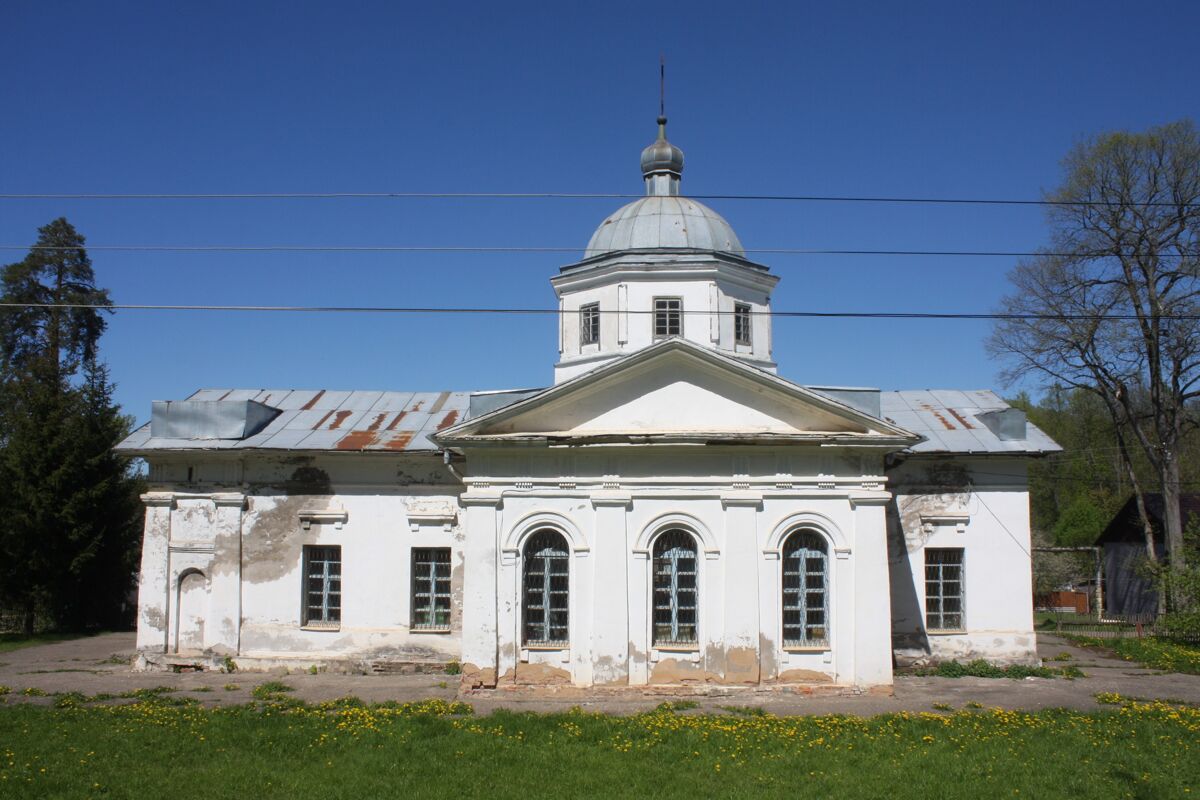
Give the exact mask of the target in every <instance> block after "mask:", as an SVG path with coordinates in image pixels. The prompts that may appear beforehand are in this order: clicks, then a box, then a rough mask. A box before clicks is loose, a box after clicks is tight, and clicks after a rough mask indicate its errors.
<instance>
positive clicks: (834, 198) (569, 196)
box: [0, 192, 1178, 207]
mask: <svg viewBox="0 0 1200 800" xmlns="http://www.w3.org/2000/svg"><path fill="white" fill-rule="evenodd" d="M645 196H646V195H645V194H627V193H624V192H213V193H173V192H146V193H116V192H57V193H17V192H5V193H0V200H347V199H350V200H377V199H390V200H429V199H445V200H542V199H545V200H626V199H634V200H636V199H640V198H642V197H645ZM684 199H693V200H752V201H763V202H811V203H902V204H938V205H996V206H1097V207H1112V206H1125V205H1136V206H1138V207H1155V206H1162V207H1175V206H1176V205H1178V204H1177V203H1171V202H1165V201H1159V202H1148V203H1136V204H1129V203H1121V202H1117V201H1111V200H1023V199H1019V198H991V197H888V196H869V195H858V196H856V195H804V194H691V195H688V196H687V197H686V198H684Z"/></svg>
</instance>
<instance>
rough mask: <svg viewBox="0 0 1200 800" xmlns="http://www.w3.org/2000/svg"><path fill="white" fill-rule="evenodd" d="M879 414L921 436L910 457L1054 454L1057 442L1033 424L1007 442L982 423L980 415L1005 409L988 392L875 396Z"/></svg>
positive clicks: (934, 391) (913, 392) (940, 391)
mask: <svg viewBox="0 0 1200 800" xmlns="http://www.w3.org/2000/svg"><path fill="white" fill-rule="evenodd" d="M879 406H880V413H881V415H882V416H883V418H884V419H886V420H889V421H891V422H893V423H895V424H896V425H899V426H900V427H902V428H907V429H908V430H910V431H912V432H913V433H919V434H921V435H922V436H924V437H925V441H923V442H921V443H920V444H917V445H914V446H913V447H911V448H909V451H910V452H913V453H964V454H965V453H1017V454H1020V453H1028V454H1036V453H1057V452H1058V451H1060V450H1062V448H1061V447H1059V446H1058V444H1057V443H1055V441H1054V440H1053V439H1051V438H1050V437H1049V436H1047V435H1046V434H1045V433H1044V432H1042V431H1041V430H1040V429H1039V428H1038V427H1037V426H1036V425H1034V424H1033V423H1032V422H1029V423H1026V428H1025V438H1024V439H1014V440H1008V441H1005V440H1003V439H1001V438H1000V437H999V436H997V435H996V434H995V433H993V432H992V430H991V429H990V428H989V427H988V426H987V425H985V424H984V423H983V422H980V421H979V419H978V416H977V415H979V414H983V413H985V412H988V411H999V410H1002V409H1005V408H1009V405H1008V403H1005V402H1004V401H1003V400H1001V399H1000V397H999V396H998V395H997V394H996V393H995V392H992V391H990V390H987V389H976V390H969V391H960V390H957V389H915V390H905V391H900V392H880V393H879Z"/></svg>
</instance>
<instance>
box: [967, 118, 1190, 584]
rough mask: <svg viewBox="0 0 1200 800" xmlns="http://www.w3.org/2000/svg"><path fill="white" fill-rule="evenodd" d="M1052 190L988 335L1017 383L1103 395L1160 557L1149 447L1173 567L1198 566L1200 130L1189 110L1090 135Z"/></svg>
mask: <svg viewBox="0 0 1200 800" xmlns="http://www.w3.org/2000/svg"><path fill="white" fill-rule="evenodd" d="M1063 166H1064V170H1065V180H1064V182H1063V185H1062V186H1061V187H1060V188H1059V189H1058V190H1057V191H1055V192H1053V193H1052V194H1050V195H1049V196H1048V197H1047V199H1048V200H1050V201H1053V202H1054V203H1055V205H1052V206H1050V207H1049V208H1050V210H1049V212H1048V215H1047V216H1048V223H1049V226H1050V231H1051V239H1050V244H1049V246H1048V247H1046V248H1044V249H1043V250H1042V251H1041V254H1040V255H1038V256H1036V257H1034V258H1031V259H1028V260H1026V261H1023V262H1021V263H1020V264H1018V265H1017V267H1016V268H1015V269H1014V270H1013V272H1012V274H1011V276H1010V278H1011V280H1012V283H1013V285H1014V288H1015V290H1016V291H1015V292H1014V294H1012V295H1010V296H1008V297H1006V298H1005V299H1004V301H1003V306H1002V313H1004V314H1008V315H1012V316H1010V317H1009V318H1007V319H1003V320H1000V321H999V322H998V323H997V324H996V327H995V329H994V331H993V333H992V336H991V338H990V339H989V343H988V344H989V349H990V351H991V352H992V354H993V355H996V356H998V357H1000V358H1002V359H1003V360H1004V361H1005V362H1006V363H1007V367H1006V369H1005V371H1004V372H1003V378H1004V379H1005V380H1007V381H1008V382H1010V383H1011V382H1013V381H1016V380H1019V379H1021V378H1027V377H1033V378H1035V379H1039V380H1041V381H1043V382H1044V383H1055V382H1057V383H1061V384H1065V385H1068V386H1074V387H1078V388H1081V389H1085V390H1087V391H1089V392H1094V393H1095V394H1096V395H1098V396H1099V397H1100V398H1101V399H1102V400H1103V402H1104V405H1105V407H1106V408H1107V409H1108V412H1109V414H1110V415H1111V417H1112V420H1113V423H1114V426H1115V428H1116V431H1117V441H1116V445H1117V447H1118V449H1119V452H1120V454H1121V457H1122V458H1121V460H1122V462H1123V464H1124V468H1125V470H1126V472H1127V473H1128V476H1129V479H1130V481H1131V483H1132V485H1133V489H1134V493H1135V495H1136V497H1137V501H1138V509H1139V512H1140V513H1141V517H1142V523H1143V526H1144V528H1145V534H1146V546H1147V556H1148V557H1149V559H1150V560H1151V561H1152V562H1156V561H1157V559H1156V554H1155V550H1154V542H1153V529H1152V527H1151V523H1150V519H1149V516H1148V515H1147V513H1146V508H1145V502H1144V495H1145V488H1144V487H1143V485H1142V482H1141V481H1139V479H1138V475H1137V474H1136V473H1135V471H1134V469H1133V453H1134V450H1135V449H1140V450H1141V451H1142V452H1143V453H1144V454H1145V457H1146V459H1147V460H1148V461H1149V462H1150V465H1151V467H1152V468H1153V470H1154V472H1155V474H1156V476H1157V483H1158V484H1159V487H1158V488H1159V489H1160V491H1161V492H1162V496H1163V508H1164V512H1163V527H1164V532H1165V536H1166V548H1167V552H1168V553H1169V556H1170V562H1171V567H1172V569H1173V570H1180V571H1182V570H1183V568H1184V566H1185V564H1184V561H1185V556H1184V548H1183V527H1184V526H1183V520H1182V519H1181V516H1180V510H1179V495H1180V463H1179V453H1180V445H1181V443H1182V440H1183V438H1184V436H1185V434H1186V433H1187V432H1188V430H1189V429H1191V428H1192V427H1194V426H1195V425H1196V420H1195V419H1194V417H1193V416H1192V415H1191V414H1190V413H1189V403H1190V401H1191V400H1192V399H1193V398H1195V397H1197V396H1198V395H1200V318H1198V310H1200V303H1198V301H1200V279H1198V277H1197V276H1198V274H1200V273H1198V271H1197V270H1198V269H1200V135H1198V134H1197V130H1196V126H1195V124H1194V123H1193V122H1191V121H1190V120H1184V121H1180V122H1174V123H1171V124H1168V125H1165V126H1163V127H1159V128H1151V129H1150V130H1148V131H1146V132H1145V133H1124V132H1121V133H1108V134H1103V135H1100V136H1096V137H1094V138H1092V139H1089V140H1087V141H1084V142H1082V143H1081V144H1079V145H1077V146H1076V147H1075V148H1074V149H1073V150H1072V151H1071V152H1070V154H1069V155H1068V156H1067V157H1066V159H1065V160H1064V162H1063Z"/></svg>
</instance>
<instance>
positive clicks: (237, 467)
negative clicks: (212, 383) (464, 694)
mask: <svg viewBox="0 0 1200 800" xmlns="http://www.w3.org/2000/svg"><path fill="white" fill-rule="evenodd" d="M214 458H215V459H216V460H215V461H214ZM231 470H232V473H231ZM233 473H236V474H237V478H238V480H237V482H236V483H231V482H229V481H228V480H226V479H227V478H228V476H229V475H230V474H233ZM189 474H191V475H192V477H193V480H192V481H190V482H189V481H187V480H186V477H187V475H189ZM398 474H400V475H404V476H406V477H407V478H409V480H410V481H412V482H411V483H408V484H407V485H403V484H399V485H398V484H397V483H396V476H397V475H398ZM152 475H153V476H154V477H155V486H154V491H153V492H151V493H149V494H148V495H147V496H146V500H147V506H148V507H147V518H146V535H145V543H146V544H145V547H144V551H143V560H142V576H141V583H140V597H139V602H140V613H139V620H138V647H139V649H141V650H143V651H144V652H146V653H148V654H151V655H153V654H164V653H165V654H167V655H171V654H175V653H179V654H181V655H183V654H194V653H196V652H197V651H199V652H202V653H204V654H207V655H209V656H213V657H218V658H219V657H224V656H229V657H237V658H240V659H242V660H243V662H244V665H245V666H249V665H251V664H252V663H254V662H261V663H264V664H266V663H269V662H272V661H281V660H293V661H303V662H306V663H317V662H321V661H327V660H339V661H345V660H357V661H361V662H364V663H369V662H372V661H396V660H400V661H414V662H421V661H431V662H438V661H449V660H453V659H456V658H457V657H458V656H459V653H460V630H461V590H462V559H463V552H462V529H461V525H460V524H459V510H458V498H457V495H458V492H459V487H458V486H456V485H454V484H451V483H449V481H451V480H453V477H452V476H451V475H450V474H449V473H448V472H446V471H445V469H444V467H443V466H442V464H441V460H440V458H436V457H434V456H432V455H426V456H418V457H412V456H407V457H400V456H391V455H383V456H379V455H376V456H326V457H316V458H310V457H303V456H289V457H270V456H262V455H259V456H256V457H253V458H251V459H249V460H248V462H247V463H246V464H245V465H242V464H241V463H237V464H231V463H223V462H222V461H221V459H220V457H213V456H204V455H198V456H191V457H179V456H176V457H167V458H164V459H156V460H155V462H154V465H153V468H152ZM204 476H208V477H209V478H211V480H202V478H203V477H204ZM307 545H336V546H338V547H340V548H341V571H342V595H341V622H340V625H339V626H337V628H336V629H315V628H314V629H306V628H304V627H303V626H302V624H301V622H302V603H303V588H302V587H303V575H302V572H303V552H304V547H305V546H307ZM417 547H442V548H449V549H450V551H451V588H452V601H453V604H452V616H451V622H452V624H451V630H450V631H449V632H444V633H443V632H421V631H412V630H410V621H411V612H412V609H411V597H410V577H411V576H410V570H411V552H412V549H413V548H417ZM197 576H203V582H202V584H201V582H200V580H199V579H198V577H197ZM181 580H182V581H183V586H182V588H183V589H184V592H183V593H182V595H181V592H180V589H181ZM201 585H203V588H204V593H203V596H201V593H200V591H199V590H200V588H201ZM181 601H182V604H181ZM181 611H182V612H183V613H182V614H181ZM197 630H201V631H202V634H198V633H197ZM198 636H199V637H200V638H197V637H198ZM201 640H202V643H201Z"/></svg>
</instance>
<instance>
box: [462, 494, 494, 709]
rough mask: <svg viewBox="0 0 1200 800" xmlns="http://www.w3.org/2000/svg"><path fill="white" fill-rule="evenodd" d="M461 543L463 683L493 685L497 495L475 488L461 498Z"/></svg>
mask: <svg viewBox="0 0 1200 800" xmlns="http://www.w3.org/2000/svg"><path fill="white" fill-rule="evenodd" d="M460 502H461V504H462V505H463V507H464V509H465V517H466V519H465V525H464V541H463V609H462V614H463V633H462V665H463V673H462V676H463V677H462V679H463V683H465V684H469V685H474V686H495V685H496V678H497V675H498V673H497V669H498V667H499V657H498V656H499V652H498V648H499V640H498V637H497V616H496V615H497V598H498V594H497V591H496V590H497V586H498V581H499V573H498V570H499V568H500V561H499V558H498V555H499V552H500V541H499V532H500V526H499V514H500V507H501V503H502V500H501V496H500V493H499V492H494V491H488V490H477V489H475V488H474V487H472V489H471V490H470V491H468V492H467V493H466V494H464V495H463V496H462V497H461V498H460Z"/></svg>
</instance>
